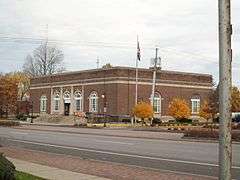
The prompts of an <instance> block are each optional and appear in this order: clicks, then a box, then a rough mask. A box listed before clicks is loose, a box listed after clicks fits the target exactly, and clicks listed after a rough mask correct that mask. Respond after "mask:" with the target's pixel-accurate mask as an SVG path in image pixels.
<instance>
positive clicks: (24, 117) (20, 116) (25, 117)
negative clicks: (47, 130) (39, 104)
mask: <svg viewBox="0 0 240 180" xmlns="http://www.w3.org/2000/svg"><path fill="white" fill-rule="evenodd" d="M16 118H17V119H18V120H20V121H26V120H27V118H28V116H27V115H25V114H18V115H16Z"/></svg>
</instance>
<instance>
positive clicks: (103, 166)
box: [0, 147, 217, 180]
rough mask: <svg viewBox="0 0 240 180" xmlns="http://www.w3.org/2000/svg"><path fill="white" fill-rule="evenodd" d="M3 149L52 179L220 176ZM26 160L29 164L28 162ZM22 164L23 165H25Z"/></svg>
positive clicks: (188, 179) (1, 149) (166, 179)
mask: <svg viewBox="0 0 240 180" xmlns="http://www.w3.org/2000/svg"><path fill="white" fill-rule="evenodd" d="M0 152H2V153H4V155H6V156H7V157H10V158H11V160H12V159H13V163H14V164H15V165H16V166H17V169H18V170H22V171H25V172H28V173H31V174H33V175H37V176H40V177H44V178H48V179H49V178H50V179H57V180H62V179H63V180H65V179H64V177H66V178H67V179H66V180H68V179H70V180H75V179H76V175H77V179H79V180H81V179H84V180H88V178H90V179H91V180H93V179H94V178H95V179H94V180H98V179H99V180H100V179H101V180H104V179H105V178H106V179H114V180H115V179H116V180H132V179H135V180H146V179H151V180H159V179H161V180H169V179H171V180H180V179H184V180H212V179H217V178H214V177H209V176H199V175H192V174H187V173H177V172H172V171H167V170H154V169H148V168H142V167H137V166H127V165H125V164H120V163H112V162H103V161H95V160H88V159H81V158H80V157H76V156H67V155H62V154H55V153H47V152H41V151H34V150H28V149H22V148H15V147H0ZM16 159H17V160H16ZM19 160H20V161H19ZM26 161H27V164H25V162H26ZM30 162H31V163H30ZM20 166H22V169H21V167H20ZM46 168H51V169H46ZM87 174H89V175H87ZM59 177H60V178H59ZM82 177H83V178H82ZM100 177H101V178H100ZM102 177H103V178H102ZM90 179H89V180H90Z"/></svg>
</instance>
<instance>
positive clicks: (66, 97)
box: [63, 91, 71, 103]
mask: <svg viewBox="0 0 240 180" xmlns="http://www.w3.org/2000/svg"><path fill="white" fill-rule="evenodd" d="M63 99H64V103H71V95H70V92H69V91H66V92H64V94H63Z"/></svg>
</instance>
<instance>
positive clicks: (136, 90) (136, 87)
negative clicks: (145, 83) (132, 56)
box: [135, 36, 139, 105]
mask: <svg viewBox="0 0 240 180" xmlns="http://www.w3.org/2000/svg"><path fill="white" fill-rule="evenodd" d="M138 43H139V42H138V36H137V52H138V46H139V44H138ZM137 103H138V54H137V56H136V86H135V105H137Z"/></svg>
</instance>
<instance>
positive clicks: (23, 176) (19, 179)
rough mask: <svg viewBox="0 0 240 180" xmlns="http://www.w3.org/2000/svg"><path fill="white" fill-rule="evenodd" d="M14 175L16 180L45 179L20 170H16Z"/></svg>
mask: <svg viewBox="0 0 240 180" xmlns="http://www.w3.org/2000/svg"><path fill="white" fill-rule="evenodd" d="M15 177H16V180H46V179H44V178H40V177H37V176H33V175H31V174H27V173H24V172H20V171H16V174H15Z"/></svg>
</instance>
